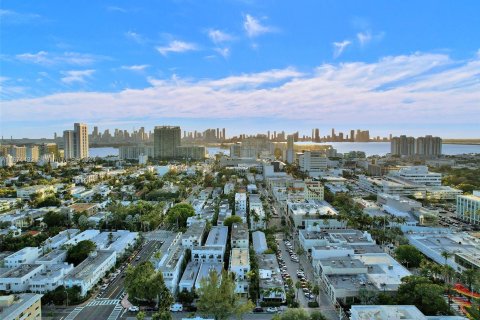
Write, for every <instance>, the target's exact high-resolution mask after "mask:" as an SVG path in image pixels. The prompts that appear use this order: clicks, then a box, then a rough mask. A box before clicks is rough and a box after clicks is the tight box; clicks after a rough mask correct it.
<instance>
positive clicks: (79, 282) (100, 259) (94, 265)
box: [63, 250, 117, 296]
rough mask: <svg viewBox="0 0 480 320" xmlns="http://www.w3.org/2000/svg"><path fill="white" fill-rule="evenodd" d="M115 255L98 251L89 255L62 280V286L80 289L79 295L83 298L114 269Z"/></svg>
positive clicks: (113, 252) (111, 252)
mask: <svg viewBox="0 0 480 320" xmlns="http://www.w3.org/2000/svg"><path fill="white" fill-rule="evenodd" d="M116 258H117V255H116V253H115V251H113V250H98V251H94V252H93V253H91V254H90V256H89V257H88V258H86V259H85V260H83V261H82V262H81V263H80V264H79V265H78V266H76V267H75V269H73V270H72V271H71V272H70V273H68V275H67V276H66V277H65V279H64V281H63V282H64V286H66V287H67V288H71V287H74V286H79V287H80V289H81V290H80V294H81V295H82V296H85V295H86V294H87V292H88V291H89V290H91V289H92V288H93V287H94V286H95V285H96V284H97V282H98V281H100V279H101V278H103V277H104V276H105V274H106V273H107V271H109V270H110V269H112V268H113V267H115V262H116V261H117V259H116Z"/></svg>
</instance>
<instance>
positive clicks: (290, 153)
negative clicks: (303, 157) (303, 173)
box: [286, 134, 295, 163]
mask: <svg viewBox="0 0 480 320" xmlns="http://www.w3.org/2000/svg"><path fill="white" fill-rule="evenodd" d="M294 156H295V153H294V137H293V135H292V134H291V135H289V136H288V137H287V159H286V160H287V162H288V163H293V161H295V159H294Z"/></svg>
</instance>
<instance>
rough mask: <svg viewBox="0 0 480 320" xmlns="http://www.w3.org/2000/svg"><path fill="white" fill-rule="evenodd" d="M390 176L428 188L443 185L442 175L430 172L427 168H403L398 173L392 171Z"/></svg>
mask: <svg viewBox="0 0 480 320" xmlns="http://www.w3.org/2000/svg"><path fill="white" fill-rule="evenodd" d="M389 176H390V177H396V178H399V179H403V180H406V181H408V182H411V183H415V184H422V185H426V186H441V185H442V174H441V173H435V172H429V171H428V167H427V166H409V167H403V168H400V169H399V170H398V171H391V172H390V174H389Z"/></svg>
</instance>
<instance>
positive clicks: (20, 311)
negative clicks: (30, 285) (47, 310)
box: [0, 293, 43, 320]
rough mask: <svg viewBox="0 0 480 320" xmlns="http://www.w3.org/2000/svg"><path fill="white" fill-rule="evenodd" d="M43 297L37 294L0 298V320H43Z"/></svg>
mask: <svg viewBox="0 0 480 320" xmlns="http://www.w3.org/2000/svg"><path fill="white" fill-rule="evenodd" d="M42 296H43V295H41V294H35V293H22V294H16V295H8V296H0V319H2V320H41V319H42V303H41V298H42Z"/></svg>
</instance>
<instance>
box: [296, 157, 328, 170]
mask: <svg viewBox="0 0 480 320" xmlns="http://www.w3.org/2000/svg"><path fill="white" fill-rule="evenodd" d="M297 158H298V165H299V167H300V170H301V171H303V172H306V173H308V174H310V175H313V176H318V174H319V173H320V172H322V171H325V170H326V169H327V164H328V159H327V157H326V156H325V153H324V152H322V151H304V152H302V153H297Z"/></svg>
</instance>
